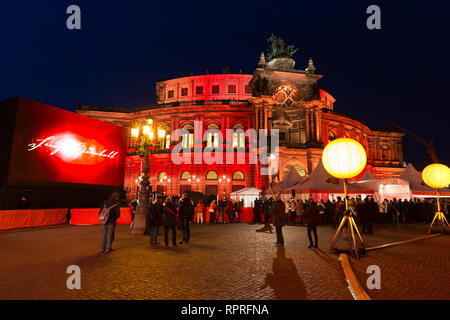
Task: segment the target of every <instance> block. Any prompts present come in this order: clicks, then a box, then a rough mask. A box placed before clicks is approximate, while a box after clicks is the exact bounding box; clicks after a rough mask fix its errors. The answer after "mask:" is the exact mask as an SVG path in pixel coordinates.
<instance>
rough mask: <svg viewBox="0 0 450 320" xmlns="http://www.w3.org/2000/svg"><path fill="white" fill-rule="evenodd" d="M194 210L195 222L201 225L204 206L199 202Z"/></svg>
mask: <svg viewBox="0 0 450 320" xmlns="http://www.w3.org/2000/svg"><path fill="white" fill-rule="evenodd" d="M195 209H196V211H197V215H196V219H195V222H196V223H203V211H204V210H205V205H204V204H203V201H201V200H200V201H199V202H198V204H197V207H196V208H195Z"/></svg>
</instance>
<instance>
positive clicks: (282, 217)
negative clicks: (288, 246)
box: [272, 195, 286, 246]
mask: <svg viewBox="0 0 450 320" xmlns="http://www.w3.org/2000/svg"><path fill="white" fill-rule="evenodd" d="M272 219H273V221H272V223H273V225H274V226H275V231H276V233H277V242H276V243H275V244H277V245H279V246H283V245H284V238H283V226H284V225H286V206H285V204H284V202H283V201H281V197H280V195H277V196H276V201H275V205H274V206H273V209H272Z"/></svg>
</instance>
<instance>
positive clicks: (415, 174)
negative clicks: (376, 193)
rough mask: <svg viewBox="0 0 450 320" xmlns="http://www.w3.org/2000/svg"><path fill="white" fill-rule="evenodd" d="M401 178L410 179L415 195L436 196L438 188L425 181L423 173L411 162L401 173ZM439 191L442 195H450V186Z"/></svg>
mask: <svg viewBox="0 0 450 320" xmlns="http://www.w3.org/2000/svg"><path fill="white" fill-rule="evenodd" d="M400 179H403V180H406V181H408V183H409V188H410V190H411V193H412V195H413V196H432V197H434V196H435V195H436V189H433V188H430V187H429V186H427V185H426V184H425V182H423V179H422V175H421V174H420V173H419V171H417V170H416V168H414V166H413V165H412V164H411V163H408V165H407V166H406V169H405V171H403V173H402V174H401V175H400ZM439 193H440V194H441V195H442V196H450V188H442V189H440V190H439Z"/></svg>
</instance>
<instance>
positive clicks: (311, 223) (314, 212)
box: [305, 199, 320, 248]
mask: <svg viewBox="0 0 450 320" xmlns="http://www.w3.org/2000/svg"><path fill="white" fill-rule="evenodd" d="M305 216H306V223H307V225H308V239H309V246H308V248H312V247H314V248H318V240H319V239H318V236H317V225H318V224H319V218H320V216H319V208H318V207H317V204H316V203H315V202H314V201H313V200H312V199H310V200H309V206H308V209H306V212H305ZM311 232H313V233H314V240H315V244H313V241H312V237H311Z"/></svg>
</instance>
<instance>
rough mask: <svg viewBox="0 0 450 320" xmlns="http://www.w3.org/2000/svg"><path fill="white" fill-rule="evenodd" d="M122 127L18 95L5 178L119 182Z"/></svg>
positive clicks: (123, 150) (122, 160)
mask: <svg viewBox="0 0 450 320" xmlns="http://www.w3.org/2000/svg"><path fill="white" fill-rule="evenodd" d="M125 158H126V131H125V129H124V128H122V127H119V126H115V125H112V124H109V123H106V122H103V121H99V120H96V119H92V118H89V117H86V116H82V115H79V114H76V113H73V112H70V111H66V110H63V109H59V108H55V107H52V106H49V105H46V104H43V103H39V102H36V101H32V100H29V99H24V98H19V99H18V107H17V116H16V124H15V129H14V140H13V148H12V154H11V163H10V170H9V176H8V180H9V181H11V182H13V181H28V182H33V181H39V182H42V181H44V182H45V181H52V182H66V183H82V184H95V185H107V186H121V187H122V186H123V182H124V170H125Z"/></svg>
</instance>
